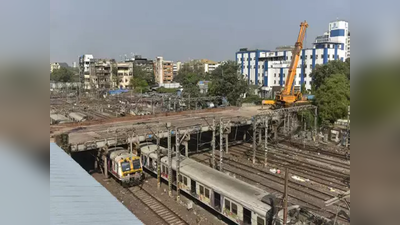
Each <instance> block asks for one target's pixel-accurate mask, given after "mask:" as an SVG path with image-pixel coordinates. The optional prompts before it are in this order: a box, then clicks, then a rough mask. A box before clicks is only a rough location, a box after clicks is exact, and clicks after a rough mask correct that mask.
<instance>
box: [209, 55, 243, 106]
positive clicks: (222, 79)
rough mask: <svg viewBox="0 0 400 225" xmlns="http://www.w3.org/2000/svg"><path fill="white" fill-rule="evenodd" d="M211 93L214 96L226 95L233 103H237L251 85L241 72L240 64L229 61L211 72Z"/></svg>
mask: <svg viewBox="0 0 400 225" xmlns="http://www.w3.org/2000/svg"><path fill="white" fill-rule="evenodd" d="M211 77H212V78H211V84H210V87H209V93H210V94H211V95H214V96H225V97H227V99H228V101H229V102H230V103H231V104H237V103H238V101H239V100H240V98H241V97H242V96H243V95H244V94H245V93H248V91H249V85H248V84H247V82H246V81H245V80H244V78H243V76H242V75H241V74H240V73H239V64H237V63H236V62H235V61H227V62H225V63H223V64H222V65H220V66H219V67H217V68H216V69H215V70H214V71H213V72H212V73H211Z"/></svg>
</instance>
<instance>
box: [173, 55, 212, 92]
mask: <svg viewBox="0 0 400 225" xmlns="http://www.w3.org/2000/svg"><path fill="white" fill-rule="evenodd" d="M208 79H209V74H207V73H205V72H204V69H203V67H202V65H201V64H200V63H198V62H191V63H185V64H183V65H182V67H181V69H180V70H179V72H178V74H177V75H176V76H175V77H174V81H175V82H178V83H180V84H181V86H182V87H183V92H184V93H185V94H190V96H191V97H197V96H200V88H199V86H198V85H197V84H198V82H199V81H201V80H208Z"/></svg>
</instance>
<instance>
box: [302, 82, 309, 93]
mask: <svg viewBox="0 0 400 225" xmlns="http://www.w3.org/2000/svg"><path fill="white" fill-rule="evenodd" d="M301 93H302V94H303V95H304V94H308V91H307V89H306V84H305V83H303V84H301Z"/></svg>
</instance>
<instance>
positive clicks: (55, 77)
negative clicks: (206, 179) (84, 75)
mask: <svg viewBox="0 0 400 225" xmlns="http://www.w3.org/2000/svg"><path fill="white" fill-rule="evenodd" d="M50 80H51V81H55V82H74V81H75V78H74V72H72V71H71V70H69V69H67V68H65V67H61V68H60V69H55V70H53V72H52V73H51V74H50Z"/></svg>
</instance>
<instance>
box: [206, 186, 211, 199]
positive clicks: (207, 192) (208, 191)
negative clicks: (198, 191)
mask: <svg viewBox="0 0 400 225" xmlns="http://www.w3.org/2000/svg"><path fill="white" fill-rule="evenodd" d="M205 189H206V197H207V198H210V190H209V189H208V188H205Z"/></svg>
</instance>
